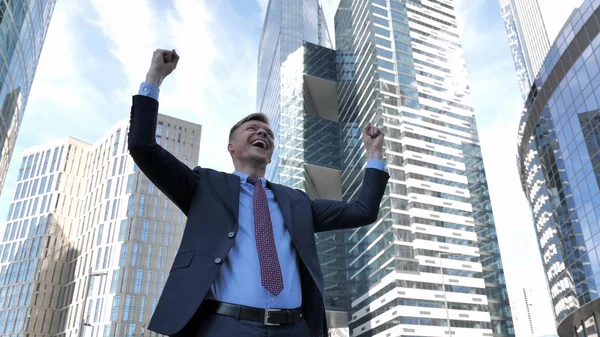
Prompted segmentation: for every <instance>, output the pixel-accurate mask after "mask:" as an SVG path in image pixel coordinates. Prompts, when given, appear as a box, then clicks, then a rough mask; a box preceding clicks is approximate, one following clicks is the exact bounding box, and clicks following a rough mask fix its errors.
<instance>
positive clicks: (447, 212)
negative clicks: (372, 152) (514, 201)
mask: <svg viewBox="0 0 600 337" xmlns="http://www.w3.org/2000/svg"><path fill="white" fill-rule="evenodd" d="M310 8H318V5H317V1H310V0H305V1H286V0H283V1H270V4H269V9H268V10H267V18H266V20H265V27H264V28H263V38H262V40H261V46H260V51H259V62H258V65H259V69H258V90H259V92H258V95H257V98H258V101H257V103H258V104H257V110H258V111H261V112H265V113H267V114H268V115H269V117H270V118H271V121H272V123H273V128H274V129H275V134H276V135H277V136H276V137H277V139H276V150H275V154H274V158H273V163H272V164H271V165H270V167H269V168H268V174H267V177H268V179H270V180H272V181H276V182H279V183H283V184H286V185H288V186H292V187H295V188H300V189H304V190H305V191H307V193H308V194H309V195H310V196H311V197H327V198H334V199H342V200H351V199H353V198H354V196H355V195H356V193H357V192H358V188H359V187H360V183H361V181H362V172H363V170H364V167H365V164H366V160H365V153H364V148H363V146H362V141H361V139H360V135H361V131H362V128H363V127H364V125H365V124H366V123H368V122H370V121H373V122H376V123H378V125H379V126H381V127H383V128H384V131H385V133H386V137H387V138H386V139H387V140H386V142H385V144H384V146H385V152H386V154H385V161H386V163H387V169H388V171H389V172H390V175H391V180H390V183H389V186H388V189H387V192H386V195H385V197H384V200H383V202H382V207H381V212H380V217H379V220H378V221H377V222H376V223H375V224H373V225H371V226H369V227H365V228H361V229H357V230H354V231H345V232H334V233H325V235H322V234H319V237H318V238H317V247H318V250H319V254H320V260H321V265H322V268H323V274H324V276H325V287H326V290H325V306H326V309H328V311H329V314H330V315H328V318H329V319H330V324H331V323H332V322H333V324H332V325H333V326H335V327H338V325H337V323H340V322H339V321H337V320H336V319H337V318H339V317H342V316H343V311H349V315H348V317H347V318H348V322H347V324H348V325H349V328H350V329H349V330H350V331H346V334H351V335H352V336H400V335H401V336H405V335H406V336H448V334H449V333H451V334H454V335H456V336H492V335H493V336H511V335H513V334H514V332H513V327H512V320H511V313H510V305H509V303H508V295H507V292H506V286H505V282H504V273H503V270H502V263H501V259H500V252H499V248H498V242H497V236H496V231H495V225H494V221H493V215H492V211H491V206H490V201H489V193H488V189H487V183H486V177H485V172H484V168H483V162H482V158H481V151H480V148H479V138H478V135H477V127H476V122H475V116H474V113H473V108H472V106H471V100H472V98H471V92H470V90H469V86H468V81H467V77H466V70H465V66H464V58H463V55H462V47H461V45H460V36H459V34H458V29H457V23H456V18H455V9H454V6H453V2H452V1H447V0H342V1H341V2H340V7H339V9H338V12H337V15H336V18H335V27H336V47H337V50H333V49H331V46H330V44H328V43H324V42H326V40H325V41H323V40H319V39H320V38H321V37H327V36H328V35H327V34H325V33H323V34H312V35H307V32H318V31H320V28H318V27H316V26H315V24H316V23H320V22H321V21H322V19H321V18H322V13H321V12H319V11H312V12H310V11H307V9H310ZM309 12H310V13H312V15H313V19H312V20H311V19H310V18H309V17H307V13H309ZM282 15H283V17H282ZM284 26H285V27H284ZM317 26H318V25H317ZM290 27H292V28H290ZM285 42H287V43H285ZM284 47H285V48H284ZM286 48H289V49H286ZM272 60H274V61H272ZM333 69H335V72H334V71H333ZM332 311H338V312H337V314H335V315H333V314H331V313H332ZM338 314H340V315H338ZM339 326H341V325H339ZM333 333H334V332H332V334H333ZM335 333H340V331H337V332H335Z"/></svg>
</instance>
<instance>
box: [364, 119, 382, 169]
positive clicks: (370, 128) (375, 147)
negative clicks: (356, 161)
mask: <svg viewBox="0 0 600 337" xmlns="http://www.w3.org/2000/svg"><path fill="white" fill-rule="evenodd" d="M383 136H384V134H383V131H381V129H380V128H378V127H376V126H375V125H371V123H369V124H368V125H367V126H365V128H364V129H363V132H362V140H363V143H364V144H365V149H366V150H367V159H377V160H382V159H383V150H382V149H383Z"/></svg>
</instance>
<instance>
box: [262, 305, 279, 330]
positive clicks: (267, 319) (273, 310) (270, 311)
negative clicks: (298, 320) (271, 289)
mask: <svg viewBox="0 0 600 337" xmlns="http://www.w3.org/2000/svg"><path fill="white" fill-rule="evenodd" d="M276 311H281V310H280V309H265V319H264V321H263V323H264V325H265V326H280V325H281V324H279V323H269V318H270V315H269V314H270V313H272V312H276Z"/></svg>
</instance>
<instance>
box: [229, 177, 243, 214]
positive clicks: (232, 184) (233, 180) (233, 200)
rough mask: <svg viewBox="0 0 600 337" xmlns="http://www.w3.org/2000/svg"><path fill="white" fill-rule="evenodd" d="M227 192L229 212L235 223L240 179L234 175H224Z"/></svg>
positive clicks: (237, 211) (238, 210)
mask: <svg viewBox="0 0 600 337" xmlns="http://www.w3.org/2000/svg"><path fill="white" fill-rule="evenodd" d="M226 176H227V187H228V188H227V190H228V191H229V202H228V204H229V205H230V209H231V212H232V213H233V218H234V219H235V221H237V220H238V216H239V212H240V177H238V176H236V175H235V174H226Z"/></svg>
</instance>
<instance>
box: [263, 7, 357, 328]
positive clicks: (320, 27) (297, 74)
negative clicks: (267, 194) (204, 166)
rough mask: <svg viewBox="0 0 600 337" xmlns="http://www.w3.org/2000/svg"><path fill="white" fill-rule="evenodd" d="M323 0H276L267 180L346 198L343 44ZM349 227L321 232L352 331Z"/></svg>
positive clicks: (271, 16) (266, 108) (267, 36)
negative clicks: (339, 50) (337, 46)
mask: <svg viewBox="0 0 600 337" xmlns="http://www.w3.org/2000/svg"><path fill="white" fill-rule="evenodd" d="M331 48H332V43H331V40H330V37H329V33H328V30H327V24H326V22H325V17H324V13H323V9H322V8H321V6H320V5H319V1H318V0H304V1H297V0H276V1H275V0H272V1H269V5H268V9H267V13H266V19H265V24H264V27H263V35H262V38H261V43H260V49H259V57H258V94H257V111H260V112H263V113H265V114H267V115H268V116H269V119H270V121H271V127H272V128H273V130H274V133H275V151H274V153H273V160H272V163H271V164H270V165H269V167H268V168H267V174H266V176H267V179H269V180H270V181H273V182H277V183H280V184H283V185H286V186H289V187H292V188H298V189H302V190H304V191H306V193H307V194H308V195H309V197H311V198H326V199H336V200H341V198H342V195H341V166H342V163H341V157H340V155H341V152H340V146H341V141H340V127H339V121H338V104H337V91H336V89H337V69H336V67H337V62H336V51H335V50H333V49H331ZM347 233H348V232H346V231H334V232H326V233H319V234H318V235H317V237H316V245H317V251H318V254H319V259H320V262H321V268H322V271H323V276H324V286H325V299H324V300H325V308H326V309H327V319H328V322H329V326H330V328H331V331H330V333H331V334H332V335H333V336H338V335H339V336H347V335H348V331H347V330H348V311H349V309H350V297H349V296H348V289H349V286H348V282H349V271H348V269H347V266H348V264H349V255H348V254H347V252H346V241H347Z"/></svg>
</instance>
